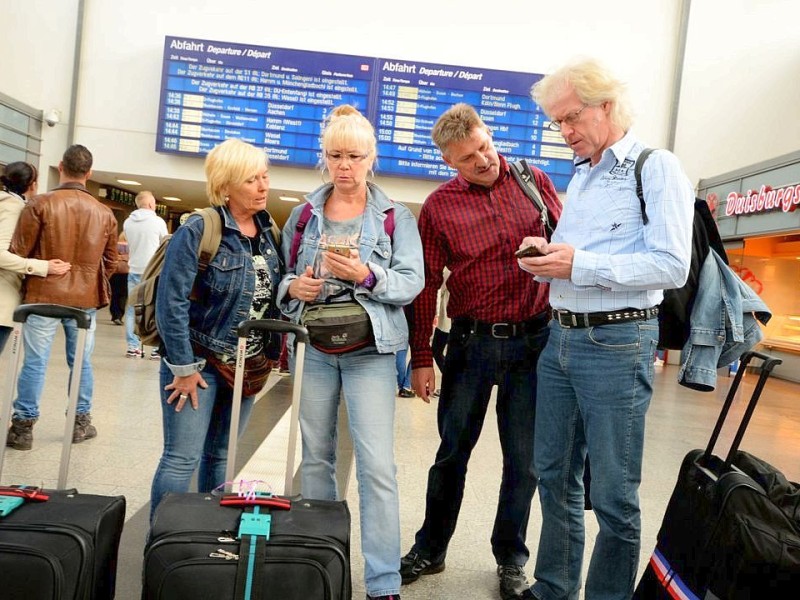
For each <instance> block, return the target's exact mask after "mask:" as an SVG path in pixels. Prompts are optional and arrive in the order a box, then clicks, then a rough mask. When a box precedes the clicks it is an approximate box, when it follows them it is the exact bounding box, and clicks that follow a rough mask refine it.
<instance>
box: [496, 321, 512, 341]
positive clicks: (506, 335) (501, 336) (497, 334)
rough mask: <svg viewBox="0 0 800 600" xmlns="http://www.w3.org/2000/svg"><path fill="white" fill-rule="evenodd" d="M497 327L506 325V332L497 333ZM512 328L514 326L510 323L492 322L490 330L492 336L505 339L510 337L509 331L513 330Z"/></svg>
mask: <svg viewBox="0 0 800 600" xmlns="http://www.w3.org/2000/svg"><path fill="white" fill-rule="evenodd" d="M498 327H506V328H507V330H506V334H505V335H501V334H499V333H497V328H498ZM513 328H514V326H513V325H512V324H511V323H492V330H491V333H492V337H493V338H495V339H498V340H507V339H509V338H510V337H511V335H512V333H509V332H513Z"/></svg>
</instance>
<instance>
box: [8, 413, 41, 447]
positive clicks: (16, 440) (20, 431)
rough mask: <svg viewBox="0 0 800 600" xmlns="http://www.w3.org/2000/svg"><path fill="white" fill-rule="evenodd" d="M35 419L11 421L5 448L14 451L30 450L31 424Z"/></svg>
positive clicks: (31, 441) (31, 438)
mask: <svg viewBox="0 0 800 600" xmlns="http://www.w3.org/2000/svg"><path fill="white" fill-rule="evenodd" d="M34 423H36V419H12V420H11V429H9V430H8V436H7V437H6V446H8V447H9V448H13V449H14V450H30V449H31V448H33V424H34Z"/></svg>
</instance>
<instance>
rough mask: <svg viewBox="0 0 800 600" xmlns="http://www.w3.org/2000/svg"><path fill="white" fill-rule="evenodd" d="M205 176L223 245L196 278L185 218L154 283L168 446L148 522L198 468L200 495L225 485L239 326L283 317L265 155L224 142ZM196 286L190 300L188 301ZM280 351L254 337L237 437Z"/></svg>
mask: <svg viewBox="0 0 800 600" xmlns="http://www.w3.org/2000/svg"><path fill="white" fill-rule="evenodd" d="M205 175H206V192H207V194H208V198H209V204H210V205H211V206H213V207H214V209H215V210H216V211H217V212H218V213H219V216H220V218H221V220H222V239H221V240H220V245H219V249H218V250H217V253H216V255H215V256H214V258H213V259H212V261H211V262H210V263H209V265H208V267H207V268H206V270H205V271H204V272H203V273H202V274H201V275H200V277H199V278H198V266H197V265H198V248H199V246H200V239H201V238H202V236H203V227H204V225H203V218H202V216H201V215H196V214H195V215H192V216H190V217H189V218H188V219H187V221H186V222H185V223H184V224H183V225H181V226H180V227H179V228H178V229H177V230H176V231H175V233H174V234H173V236H172V239H171V240H170V243H169V245H168V246H167V251H166V255H165V258H164V267H163V270H162V271H161V275H160V277H159V281H158V290H157V295H156V324H157V326H158V332H159V334H160V335H161V339H162V348H163V350H164V355H163V359H162V360H161V372H160V382H161V414H162V420H163V428H164V449H163V452H162V454H161V459H160V460H159V463H158V468H157V469H156V472H155V475H154V477H153V485H152V489H151V493H150V519H151V521H152V519H153V517H154V516H155V512H156V509H157V508H158V504H159V503H160V502H161V500H162V499H163V498H164V496H165V495H166V494H167V493H168V492H187V491H188V490H189V483H190V481H191V479H192V475H193V474H194V472H195V470H198V467H199V472H198V475H197V491H199V492H210V491H212V490H213V489H215V488H216V487H218V486H220V485H222V484H223V483H225V467H226V462H227V454H228V440H229V439H230V437H229V436H230V425H231V406H232V397H233V376H234V367H235V364H236V348H237V342H238V336H237V327H238V325H239V322H240V321H241V320H242V315H248V316H249V318H250V319H267V318H272V319H274V318H277V317H278V316H280V313H279V312H278V310H277V308H276V305H275V294H276V292H277V287H278V284H279V283H280V280H281V276H282V274H283V263H282V261H281V259H280V251H279V245H278V242H277V240H275V238H274V237H273V235H272V231H271V228H272V217H271V216H270V214H269V213H268V212H267V195H268V193H269V161H268V160H267V155H266V154H265V153H264V151H263V150H260V149H259V148H256V147H255V146H252V145H250V144H247V143H245V142H242V141H240V140H237V139H230V140H226V141H224V142H222V143H221V144H219V145H218V146H216V147H215V148H214V149H213V150H211V152H209V153H208V155H207V156H206V161H205ZM193 288H194V289H195V295H196V297H197V299H196V300H195V299H190V298H189V296H190V295H191V294H192V290H193ZM212 315H213V318H212ZM279 354H280V335H268V334H265V333H263V331H262V330H257V331H253V332H252V333H251V334H250V336H249V338H248V340H247V347H246V350H245V356H246V361H245V374H244V377H245V385H244V390H243V394H242V400H241V417H240V419H241V420H240V422H239V431H238V434H241V433H242V432H243V431H244V429H245V427H246V426H247V421H248V418H249V416H250V412H251V410H252V408H253V402H254V399H255V394H256V393H257V392H258V391H259V390H260V389H261V387H263V385H264V383H265V382H266V379H267V376H268V375H269V372H270V370H271V368H272V364H273V363H274V362H275V361H277V359H278V355H279ZM187 409H190V410H187Z"/></svg>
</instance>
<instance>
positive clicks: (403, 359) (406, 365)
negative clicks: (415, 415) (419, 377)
mask: <svg viewBox="0 0 800 600" xmlns="http://www.w3.org/2000/svg"><path fill="white" fill-rule="evenodd" d="M394 358H395V370H396V371H397V395H398V396H400V397H401V398H413V397H414V390H412V389H411V363H410V362H409V360H408V346H406V347H405V348H403V349H402V350H399V351H398V352H397V354H395V355H394Z"/></svg>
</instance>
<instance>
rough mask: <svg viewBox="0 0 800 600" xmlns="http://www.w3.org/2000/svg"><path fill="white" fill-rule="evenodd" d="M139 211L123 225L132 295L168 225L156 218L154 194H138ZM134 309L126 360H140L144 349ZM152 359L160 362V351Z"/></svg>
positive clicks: (128, 312) (127, 325)
mask: <svg viewBox="0 0 800 600" xmlns="http://www.w3.org/2000/svg"><path fill="white" fill-rule="evenodd" d="M135 201H136V210H134V211H133V212H132V213H131V214H130V215H129V216H128V218H127V219H125V222H124V223H123V224H122V229H123V232H124V233H125V238H126V239H127V240H128V247H129V249H130V255H129V258H128V293H130V292H131V290H132V289H133V288H134V287H136V286H137V285H138V284H139V283H140V282H141V280H142V273H144V269H145V267H147V263H148V262H150V259H151V258H152V257H153V254H155V252H156V250H157V249H158V245H159V244H160V243H161V240H162V239H164V236H166V235H167V224H166V222H165V221H164V219H162V218H161V217H159V216H158V215H157V214H156V198H155V196H153V193H152V192H148V191H142V192H139V193H138V194H136V200H135ZM133 324H134V308H133V306H129V307H128V309H127V310H126V311H125V338H126V340H127V343H128V349H127V351H126V352H125V356H127V357H128V358H138V357H141V356H142V352H143V351H144V349H143V348H142V343H141V341H140V340H139V338H138V336H137V335H136V334H135V333H134V331H133ZM150 358H151V359H153V360H158V358H159V354H158V348H153V349H152V350H151V351H150Z"/></svg>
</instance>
